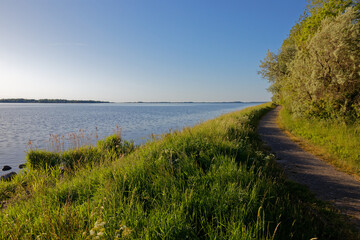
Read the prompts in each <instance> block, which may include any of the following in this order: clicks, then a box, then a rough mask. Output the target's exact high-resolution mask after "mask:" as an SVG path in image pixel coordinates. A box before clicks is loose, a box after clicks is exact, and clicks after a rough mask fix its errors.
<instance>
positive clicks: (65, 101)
mask: <svg viewBox="0 0 360 240" xmlns="http://www.w3.org/2000/svg"><path fill="white" fill-rule="evenodd" d="M0 103H110V102H106V101H94V100H66V99H38V100H37V99H24V98H9V99H0Z"/></svg>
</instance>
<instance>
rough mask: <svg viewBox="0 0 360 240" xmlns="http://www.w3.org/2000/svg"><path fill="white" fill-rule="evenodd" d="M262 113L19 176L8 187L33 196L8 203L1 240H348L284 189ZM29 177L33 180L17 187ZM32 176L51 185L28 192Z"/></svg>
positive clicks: (313, 205) (327, 216)
mask: <svg viewBox="0 0 360 240" xmlns="http://www.w3.org/2000/svg"><path fill="white" fill-rule="evenodd" d="M270 108H271V107H270V104H267V105H261V106H258V107H254V108H248V109H246V110H243V111H240V112H236V113H231V114H227V115H224V116H221V117H219V118H217V119H214V120H211V121H207V122H205V123H202V124H200V125H197V126H195V127H193V128H185V129H183V130H182V131H176V132H173V133H168V134H165V135H163V136H162V138H161V139H160V140H157V141H153V142H150V143H148V144H146V145H145V146H142V147H140V148H138V149H136V150H135V151H134V152H132V153H130V154H128V155H126V156H123V157H120V158H118V159H116V160H114V159H112V160H109V161H106V159H104V161H103V162H101V163H94V164H93V165H92V166H89V165H87V166H85V167H81V168H77V169H75V170H74V171H71V172H65V173H64V174H63V175H62V174H61V172H59V170H58V168H50V169H47V170H44V169H42V168H38V169H30V170H29V171H28V172H24V173H23V174H19V175H18V176H17V177H16V178H15V179H14V181H15V182H16V183H17V185H16V186H15V188H20V189H21V188H26V189H29V187H28V186H29V185H31V184H32V188H33V189H32V190H31V192H30V193H29V194H28V197H27V198H26V199H21V198H18V199H16V196H14V195H12V196H9V198H8V200H7V201H8V204H7V205H6V206H5V208H4V209H3V210H2V211H1V214H0V225H1V226H2V227H1V229H0V238H2V239H36V238H39V239H310V238H313V237H319V238H321V239H344V238H346V239H356V236H355V234H354V233H352V232H351V230H350V228H349V227H348V226H347V225H346V224H344V222H343V221H342V220H341V217H339V215H337V214H336V212H334V210H332V209H331V208H329V207H328V206H327V205H324V204H322V203H321V202H318V201H316V200H315V199H314V197H313V196H312V195H311V194H310V193H309V192H308V191H307V190H306V189H304V188H303V187H301V186H299V185H297V184H294V183H291V182H288V181H287V180H286V179H285V178H284V177H283V176H282V171H280V170H279V169H278V168H277V167H276V165H275V161H274V157H273V156H272V155H269V154H267V153H265V152H263V151H261V142H260V140H259V138H258V136H257V134H256V124H257V121H258V120H259V118H260V117H261V116H262V115H263V114H264V113H265V112H267V111H268V110H269V109H270ZM28 175H34V179H33V180H32V181H31V180H29V181H28V186H21V183H22V181H21V179H22V178H26V177H28ZM35 176H36V177H35ZM40 178H42V179H46V178H50V179H51V180H47V181H48V182H49V183H51V184H47V185H42V187H40V188H39V187H38V188H36V187H35V183H37V182H39V181H40V180H39V179H40ZM8 184H10V183H5V182H2V183H0V190H1V191H4V189H6V188H7V187H8V186H10V185H8ZM40 185H41V184H40ZM5 191H6V190H5ZM16 191H17V190H15V192H16ZM14 198H15V199H14Z"/></svg>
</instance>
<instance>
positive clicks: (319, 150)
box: [279, 108, 360, 178]
mask: <svg viewBox="0 0 360 240" xmlns="http://www.w3.org/2000/svg"><path fill="white" fill-rule="evenodd" d="M279 123H280V126H281V127H282V128H283V129H285V130H287V131H289V132H290V133H291V134H293V135H295V137H297V141H299V142H300V143H301V145H302V147H304V148H306V149H307V150H309V151H310V152H312V153H314V154H315V155H317V156H320V157H321V158H323V159H324V160H326V161H328V162H330V163H331V164H333V165H335V166H336V167H338V168H339V169H340V170H343V171H345V172H348V173H350V174H353V175H355V176H356V177H357V178H359V177H360V148H359V146H360V125H359V124H352V125H346V124H344V123H341V122H336V121H330V120H318V119H304V118H294V117H293V116H292V115H291V114H290V113H289V112H288V111H286V110H285V109H284V108H283V109H282V110H281V111H280V115H279Z"/></svg>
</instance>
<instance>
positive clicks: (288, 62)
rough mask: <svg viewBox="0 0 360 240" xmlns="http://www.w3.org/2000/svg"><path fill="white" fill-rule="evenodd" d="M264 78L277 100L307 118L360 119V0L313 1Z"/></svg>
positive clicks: (269, 60) (268, 62)
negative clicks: (269, 84)
mask: <svg viewBox="0 0 360 240" xmlns="http://www.w3.org/2000/svg"><path fill="white" fill-rule="evenodd" d="M308 2H309V3H308V5H307V6H306V9H305V13H304V15H303V16H301V17H300V19H299V21H298V23H296V24H295V26H294V27H293V28H292V29H291V30H290V33H289V36H288V38H286V39H285V40H284V42H283V44H282V46H281V48H280V49H279V50H278V52H276V53H273V52H270V51H269V52H268V54H267V56H266V58H265V59H264V60H263V61H262V62H261V65H260V68H261V70H260V72H259V73H260V74H261V75H262V76H263V77H264V78H265V79H267V80H268V81H269V82H270V83H271V86H270V88H269V90H270V91H271V92H272V93H273V101H274V102H275V103H278V104H281V105H283V106H284V107H285V108H286V109H287V110H288V111H289V112H290V113H293V114H294V115H297V116H302V117H307V118H309V117H310V118H311V117H315V118H321V119H338V120H342V121H345V122H349V121H350V122H353V121H358V120H359V118H360V41H359V40H360V11H359V9H360V1H358V0H341V1H340V0H309V1H308Z"/></svg>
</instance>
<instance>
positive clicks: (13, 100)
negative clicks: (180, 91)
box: [0, 98, 266, 104]
mask: <svg viewBox="0 0 360 240" xmlns="http://www.w3.org/2000/svg"><path fill="white" fill-rule="evenodd" d="M265 102H266V101H250V102H243V101H218V102H216V101H209V102H206V101H199V102H197V101H184V102H171V101H159V102H144V101H134V102H109V101H96V100H66V99H25V98H4V99H0V103H126V104H184V103H185V104H198V103H212V104H216V103H219V104H223V103H265Z"/></svg>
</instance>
